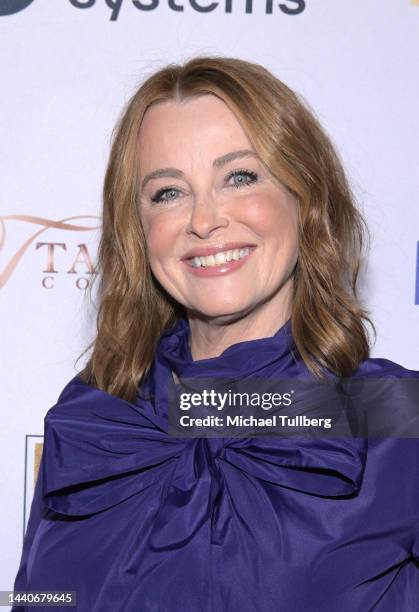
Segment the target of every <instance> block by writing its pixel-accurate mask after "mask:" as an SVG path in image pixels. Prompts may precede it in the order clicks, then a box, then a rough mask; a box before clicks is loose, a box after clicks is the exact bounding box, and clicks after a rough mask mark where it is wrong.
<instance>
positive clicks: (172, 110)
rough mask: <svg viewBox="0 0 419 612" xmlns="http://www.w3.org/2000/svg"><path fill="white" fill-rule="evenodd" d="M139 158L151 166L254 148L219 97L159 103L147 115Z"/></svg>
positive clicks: (140, 137) (237, 121) (235, 118)
mask: <svg viewBox="0 0 419 612" xmlns="http://www.w3.org/2000/svg"><path fill="white" fill-rule="evenodd" d="M139 144H140V149H139V154H140V159H141V161H142V163H145V164H146V165H147V166H148V165H149V163H154V160H156V162H157V160H158V161H160V160H161V159H162V158H164V157H167V156H170V157H173V156H176V157H178V156H180V157H182V156H183V155H191V154H194V155H205V154H206V153H207V154H208V155H212V156H214V157H216V156H217V155H222V154H223V153H225V152H226V151H227V150H231V149H232V148H233V147H232V145H234V146H237V148H249V149H251V148H252V146H251V144H250V141H249V139H248V137H247V134H246V132H245V130H244V129H243V127H242V125H241V124H240V122H239V120H238V119H237V117H236V115H235V114H234V113H233V112H232V111H231V110H230V108H229V107H228V106H227V104H226V103H225V102H223V101H222V100H221V99H220V98H218V97H217V96H215V95H212V94H208V95H201V96H198V97H194V98H188V99H186V100H182V101H179V100H170V101H164V102H159V103H156V104H154V105H152V106H151V107H149V108H148V110H147V111H146V113H145V115H144V118H143V121H142V124H141V128H140V132H139Z"/></svg>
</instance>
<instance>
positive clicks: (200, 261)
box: [192, 247, 250, 268]
mask: <svg viewBox="0 0 419 612" xmlns="http://www.w3.org/2000/svg"><path fill="white" fill-rule="evenodd" d="M249 253H250V248H249V247H245V248H243V249H232V250H230V251H222V252H220V253H216V254H215V255H208V256H207V257H203V256H201V255H200V256H197V257H194V258H193V259H192V267H194V268H200V267H202V268H208V267H210V266H219V265H220V264H223V263H226V262H228V261H231V260H233V259H234V260H235V261H238V260H239V259H241V258H242V257H246V255H249Z"/></svg>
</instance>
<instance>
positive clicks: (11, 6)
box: [0, 0, 33, 17]
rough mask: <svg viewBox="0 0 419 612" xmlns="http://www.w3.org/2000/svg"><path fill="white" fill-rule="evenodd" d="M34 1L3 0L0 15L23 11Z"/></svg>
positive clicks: (0, 5) (0, 4)
mask: <svg viewBox="0 0 419 612" xmlns="http://www.w3.org/2000/svg"><path fill="white" fill-rule="evenodd" d="M32 2H33V0H2V2H1V3H0V17H1V16H4V15H13V14H14V13H18V12H19V11H23V9H25V8H26V7H27V6H29V5H30V4H31V3H32Z"/></svg>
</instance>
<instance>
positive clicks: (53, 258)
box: [0, 215, 100, 289]
mask: <svg viewBox="0 0 419 612" xmlns="http://www.w3.org/2000/svg"><path fill="white" fill-rule="evenodd" d="M81 219H92V220H93V221H92V222H91V224H86V222H83V223H80V220H81ZM99 219H100V217H98V216H97V215H78V216H76V217H67V218H65V219H61V220H59V221H54V220H52V219H45V218H43V217H34V216H32V215H7V216H0V255H2V253H5V259H6V262H5V264H2V268H1V269H0V289H1V288H3V287H4V286H5V285H6V283H7V282H8V281H9V280H10V278H11V277H12V275H13V274H14V272H15V270H16V268H17V267H18V264H19V263H20V262H21V260H22V258H23V257H24V255H26V254H27V253H30V254H31V257H32V258H34V257H36V258H38V259H39V264H40V265H41V266H42V269H41V274H42V277H41V284H42V286H43V287H44V289H53V288H54V286H55V280H56V278H57V277H58V276H59V275H60V274H62V273H64V274H65V275H66V276H67V275H71V276H67V278H72V279H73V282H74V284H75V286H76V287H77V289H86V287H87V286H88V285H89V282H90V280H91V279H92V275H93V274H96V270H95V267H94V264H93V260H92V257H91V255H90V252H89V248H88V245H87V244H86V243H85V242H78V244H77V245H75V246H74V245H73V244H72V242H73V241H72V240H70V239H69V237H70V236H71V234H72V233H74V232H76V233H78V232H92V231H94V230H96V229H99V228H100V225H97V221H98V220H99ZM12 221H17V222H19V223H24V224H28V225H29V227H31V226H32V225H35V226H38V227H39V226H40V227H41V229H37V231H36V232H35V233H32V234H31V235H29V237H28V236H27V234H26V235H25V238H24V239H23V240H22V241H21V242H20V244H19V245H18V246H17V247H16V246H15V245H14V244H13V245H12V246H11V248H10V247H9V242H10V240H9V241H8V242H7V243H6V222H9V223H10V222H12ZM74 221H78V223H74ZM19 229H20V228H19ZM53 230H59V231H60V233H61V232H65V233H64V240H66V238H67V240H66V241H65V242H63V241H62V239H60V241H57V240H56V239H55V236H56V232H54V231H53ZM67 232H70V234H67ZM16 233H17V232H16ZM51 234H52V236H51ZM54 234H55V235H54ZM60 238H61V234H60ZM6 247H7V248H6ZM6 250H7V251H8V252H7V253H6Z"/></svg>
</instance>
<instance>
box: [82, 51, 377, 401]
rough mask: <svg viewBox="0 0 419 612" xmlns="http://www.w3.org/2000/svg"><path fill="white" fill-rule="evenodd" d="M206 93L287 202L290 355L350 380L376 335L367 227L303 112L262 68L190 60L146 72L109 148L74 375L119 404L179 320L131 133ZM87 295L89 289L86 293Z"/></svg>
mask: <svg viewBox="0 0 419 612" xmlns="http://www.w3.org/2000/svg"><path fill="white" fill-rule="evenodd" d="M204 94H214V95H217V96H218V97H219V98H221V99H222V100H223V101H224V102H225V103H226V104H227V105H228V107H229V108H230V110H232V111H233V112H234V113H235V115H236V117H237V119H238V120H239V122H240V123H241V124H242V126H243V128H244V130H245V131H246V133H247V135H248V137H249V140H250V142H251V143H252V146H253V147H254V149H255V151H256V152H257V153H258V155H259V156H260V158H261V160H262V162H263V163H264V164H265V166H266V168H267V169H268V171H269V172H270V173H271V174H272V176H273V177H274V178H275V179H277V180H279V181H280V182H281V183H282V184H283V185H284V186H285V187H286V188H287V189H288V190H289V191H290V192H291V193H292V194H293V196H294V197H295V199H296V202H297V206H298V217H299V254H298V262H297V266H296V269H295V276H294V298H293V307H292V315H291V325H292V334H293V337H294V340H295V343H296V347H297V349H298V351H299V353H300V355H301V357H302V359H303V360H304V362H305V363H306V365H307V367H308V368H309V370H310V371H311V372H312V373H313V375H314V376H316V377H318V378H319V379H322V378H323V372H322V370H323V368H327V369H329V370H330V371H332V372H333V373H335V374H336V375H337V376H349V375H350V374H351V373H352V372H354V371H355V370H356V369H357V368H358V366H359V364H360V362H361V361H363V360H364V359H366V358H367V357H368V356H369V351H370V345H369V338H368V333H367V329H366V325H365V324H366V323H369V324H370V325H371V326H372V329H373V330H374V336H375V327H374V324H373V323H372V321H371V319H370V318H369V316H368V315H369V312H368V311H367V310H365V309H364V308H363V307H362V306H361V304H360V301H359V298H358V296H357V288H356V285H357V279H358V274H359V269H360V264H361V262H362V258H363V251H364V248H365V246H366V239H368V238H369V235H368V228H367V226H366V223H365V221H364V218H363V216H362V214H361V213H360V212H359V210H358V209H357V207H356V204H355V200H354V196H353V193H352V191H351V188H350V186H349V183H348V180H347V178H346V176H345V172H344V170H343V167H342V163H341V161H340V159H339V156H338V154H337V153H336V151H335V149H334V147H333V145H332V143H331V141H330V139H329V137H328V136H327V134H326V133H325V131H324V130H323V129H322V127H321V126H320V124H319V122H318V120H317V119H316V118H315V116H314V114H313V113H312V111H311V110H310V109H309V107H308V105H307V104H306V103H305V102H304V101H303V100H302V98H301V97H299V96H298V95H297V94H295V93H294V92H293V91H292V90H291V89H290V88H288V87H287V86H286V85H285V84H284V83H282V82H281V81H280V80H279V79H278V78H276V77H275V76H274V75H273V74H271V73H270V72H269V71H268V70H267V69H265V68H264V67H262V66H260V65H258V64H255V63H251V62H247V61H244V60H240V59H235V58H226V57H215V56H211V57H195V58H192V59H190V60H189V61H187V62H186V63H184V64H183V65H178V64H169V65H167V66H165V67H163V68H162V69H160V70H158V71H157V72H155V73H154V74H151V75H150V76H149V77H148V78H147V79H146V80H145V81H144V83H143V84H142V85H141V86H140V87H139V89H138V90H137V91H136V93H135V94H134V95H133V96H132V97H131V99H130V100H129V101H128V103H127V105H126V107H125V109H124V111H123V113H122V115H121V117H120V118H119V120H118V123H117V125H116V127H115V130H114V133H113V139H112V147H111V152H110V158H109V163H108V166H107V170H106V175H105V181H104V188H103V225H102V233H101V239H100V244H99V250H98V256H97V272H98V278H99V279H100V286H99V290H98V299H99V306H98V313H97V334H96V338H95V340H94V341H93V342H92V343H91V344H90V345H89V346H88V347H87V348H86V350H85V351H84V352H83V353H82V355H84V354H85V353H86V351H88V350H89V349H91V348H93V351H92V353H91V356H90V358H89V360H88V361H87V363H86V365H85V367H84V369H83V370H82V371H81V372H80V375H81V377H82V378H83V380H85V381H86V382H88V383H89V384H91V385H93V386H95V387H97V388H99V389H101V390H103V391H106V392H108V393H110V394H112V395H116V396H118V397H121V398H123V399H126V400H128V401H133V399H134V398H135V395H136V392H137V389H138V385H139V384H141V382H142V381H143V380H144V378H145V376H146V375H147V373H148V372H149V369H150V366H151V363H152V361H153V358H154V354H155V348H156V345H157V342H158V340H159V337H160V335H161V333H162V332H163V331H166V330H167V329H168V328H170V327H171V326H172V325H174V324H175V322H176V320H177V319H178V318H179V316H184V309H183V306H181V305H179V304H177V303H175V302H174V300H172V298H171V297H170V296H169V295H168V294H167V293H166V292H165V290H164V289H163V288H162V287H161V286H160V285H159V283H158V282H157V281H156V279H155V278H154V276H152V273H151V269H150V266H149V264H148V259H147V251H146V243H145V238H144V235H143V231H142V227H141V223H140V216H139V210H138V201H139V198H138V186H139V175H140V168H139V161H138V134H139V129H140V126H141V122H142V119H143V117H144V114H145V112H146V110H147V108H148V107H149V106H150V105H151V104H155V103H157V102H161V101H167V100H179V101H181V100H186V99H188V98H190V97H192V96H199V95H204ZM91 289H92V287H90V292H91Z"/></svg>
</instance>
